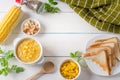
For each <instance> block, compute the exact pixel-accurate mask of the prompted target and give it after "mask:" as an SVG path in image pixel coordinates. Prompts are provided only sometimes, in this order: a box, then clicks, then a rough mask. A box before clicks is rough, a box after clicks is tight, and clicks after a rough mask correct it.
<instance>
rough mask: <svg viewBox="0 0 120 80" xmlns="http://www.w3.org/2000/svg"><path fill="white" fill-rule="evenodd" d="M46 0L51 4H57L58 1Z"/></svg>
mask: <svg viewBox="0 0 120 80" xmlns="http://www.w3.org/2000/svg"><path fill="white" fill-rule="evenodd" d="M48 1H49V3H50V4H52V5H57V4H58V3H57V2H55V1H54V0H48Z"/></svg>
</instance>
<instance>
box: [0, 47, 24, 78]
mask: <svg viewBox="0 0 120 80" xmlns="http://www.w3.org/2000/svg"><path fill="white" fill-rule="evenodd" d="M0 49H1V48H0ZM1 52H2V53H4V52H3V51H2V50H1ZM13 57H14V52H13V50H9V51H8V52H6V53H5V54H4V57H2V58H0V65H1V67H2V69H1V70H0V75H4V76H7V75H8V73H9V72H10V71H15V72H16V73H20V72H23V71H24V68H22V67H18V66H17V65H12V67H11V68H10V67H9V66H10V65H9V60H10V59H12V58H13Z"/></svg>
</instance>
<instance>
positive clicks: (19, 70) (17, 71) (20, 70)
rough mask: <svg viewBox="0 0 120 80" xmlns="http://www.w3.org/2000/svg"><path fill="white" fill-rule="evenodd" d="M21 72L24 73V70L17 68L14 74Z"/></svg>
mask: <svg viewBox="0 0 120 80" xmlns="http://www.w3.org/2000/svg"><path fill="white" fill-rule="evenodd" d="M23 71H24V68H22V67H17V69H16V73H20V72H23Z"/></svg>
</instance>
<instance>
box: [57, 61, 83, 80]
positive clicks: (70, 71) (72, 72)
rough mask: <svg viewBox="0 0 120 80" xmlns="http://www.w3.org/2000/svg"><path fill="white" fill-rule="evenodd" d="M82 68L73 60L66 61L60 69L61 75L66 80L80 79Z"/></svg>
mask: <svg viewBox="0 0 120 80" xmlns="http://www.w3.org/2000/svg"><path fill="white" fill-rule="evenodd" d="M80 72H81V67H80V65H79V64H78V62H77V61H75V60H73V59H66V60H64V61H63V62H62V63H61V64H60V67H59V73H60V75H61V76H62V77H63V78H64V79H65V80H75V79H77V78H78V77H79V75H80Z"/></svg>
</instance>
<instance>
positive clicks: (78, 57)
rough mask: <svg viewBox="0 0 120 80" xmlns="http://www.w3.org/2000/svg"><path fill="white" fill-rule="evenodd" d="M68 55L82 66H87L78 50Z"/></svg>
mask: <svg viewBox="0 0 120 80" xmlns="http://www.w3.org/2000/svg"><path fill="white" fill-rule="evenodd" d="M70 57H71V58H73V59H75V60H76V61H77V62H78V63H79V64H80V65H81V67H83V68H87V64H86V62H85V61H84V59H83V58H82V56H81V53H80V52H79V51H75V52H71V53H70Z"/></svg>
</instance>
